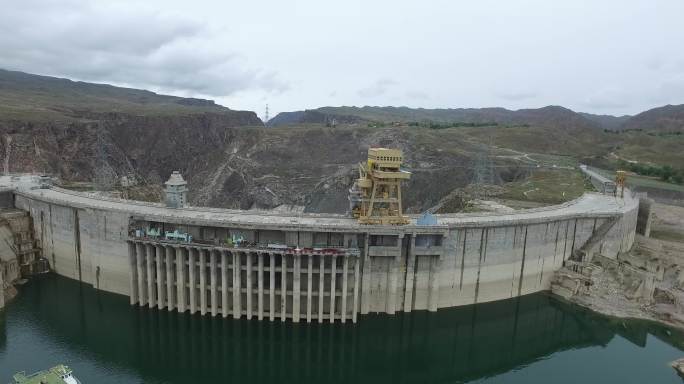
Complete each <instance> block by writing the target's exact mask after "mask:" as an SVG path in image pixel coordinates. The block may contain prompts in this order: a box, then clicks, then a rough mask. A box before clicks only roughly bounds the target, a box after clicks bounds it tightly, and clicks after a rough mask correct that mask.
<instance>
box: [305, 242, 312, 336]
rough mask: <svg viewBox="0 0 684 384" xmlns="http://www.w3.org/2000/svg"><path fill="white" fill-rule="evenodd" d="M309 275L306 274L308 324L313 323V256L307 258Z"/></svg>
mask: <svg viewBox="0 0 684 384" xmlns="http://www.w3.org/2000/svg"><path fill="white" fill-rule="evenodd" d="M306 260H307V262H306V264H307V274H306V276H307V277H306V322H307V323H310V322H311V295H312V293H313V292H312V288H313V287H312V281H311V279H313V255H309V256H307V259H306Z"/></svg>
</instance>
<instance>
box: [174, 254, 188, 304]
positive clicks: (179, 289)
mask: <svg viewBox="0 0 684 384" xmlns="http://www.w3.org/2000/svg"><path fill="white" fill-rule="evenodd" d="M174 248H175V249H176V298H177V301H178V312H179V313H183V312H185V307H186V305H187V300H188V299H187V297H186V296H185V284H186V282H187V276H185V250H184V249H183V248H180V247H174Z"/></svg>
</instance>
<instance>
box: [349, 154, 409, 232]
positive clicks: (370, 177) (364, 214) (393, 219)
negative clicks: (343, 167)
mask: <svg viewBox="0 0 684 384" xmlns="http://www.w3.org/2000/svg"><path fill="white" fill-rule="evenodd" d="M403 160H404V156H403V154H402V152H401V150H400V149H389V148H369V149H368V160H367V161H366V163H365V164H364V163H359V178H358V179H357V180H356V182H355V183H354V186H353V187H352V189H350V191H349V203H350V210H351V213H352V215H353V216H354V217H355V218H357V219H358V220H359V222H360V223H362V224H391V225H402V224H408V223H409V219H408V217H406V216H404V215H403V211H402V208H401V182H402V180H408V179H409V178H410V177H411V173H410V172H408V171H404V170H402V169H401V164H402V162H403Z"/></svg>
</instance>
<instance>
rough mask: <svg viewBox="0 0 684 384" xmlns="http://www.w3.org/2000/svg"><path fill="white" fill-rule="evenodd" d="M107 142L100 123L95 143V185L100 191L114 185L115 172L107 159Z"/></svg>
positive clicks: (107, 189) (109, 188)
mask: <svg viewBox="0 0 684 384" xmlns="http://www.w3.org/2000/svg"><path fill="white" fill-rule="evenodd" d="M106 146H107V143H106V141H105V129H104V127H103V126H102V124H101V123H100V124H98V126H97V140H96V143H95V180H94V181H95V186H96V188H97V189H98V190H100V191H109V190H111V189H112V188H113V187H114V183H115V179H116V174H115V172H114V169H112V167H111V166H110V165H109V162H108V161H107V149H106Z"/></svg>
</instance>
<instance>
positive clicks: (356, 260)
mask: <svg viewBox="0 0 684 384" xmlns="http://www.w3.org/2000/svg"><path fill="white" fill-rule="evenodd" d="M360 263H361V258H360V257H356V258H354V305H353V307H352V322H353V323H356V316H357V314H358V313H359V280H360V279H361V276H359V275H360V272H361V271H360V267H359V264H360Z"/></svg>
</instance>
